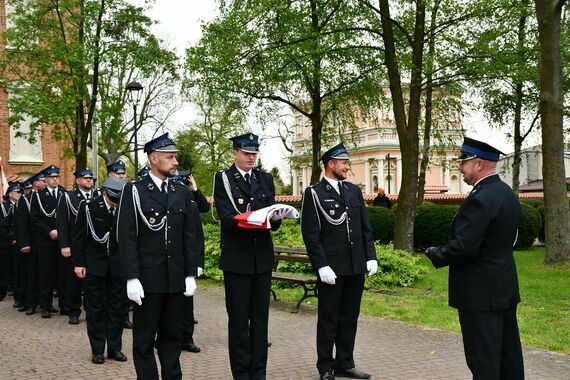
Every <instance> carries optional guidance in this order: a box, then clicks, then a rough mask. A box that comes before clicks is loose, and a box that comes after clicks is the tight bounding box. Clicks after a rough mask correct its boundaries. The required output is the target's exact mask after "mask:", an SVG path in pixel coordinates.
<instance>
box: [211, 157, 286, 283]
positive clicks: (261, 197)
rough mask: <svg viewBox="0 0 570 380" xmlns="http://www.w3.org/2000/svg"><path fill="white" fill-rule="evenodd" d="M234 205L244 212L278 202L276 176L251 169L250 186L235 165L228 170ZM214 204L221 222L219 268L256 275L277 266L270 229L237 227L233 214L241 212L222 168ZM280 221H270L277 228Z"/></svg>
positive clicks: (217, 175)
mask: <svg viewBox="0 0 570 380" xmlns="http://www.w3.org/2000/svg"><path fill="white" fill-rule="evenodd" d="M225 173H226V175H227V178H228V182H229V187H230V192H231V196H232V199H233V201H234V203H235V206H236V207H237V209H238V210H239V211H240V213H244V212H246V211H248V210H247V206H248V204H249V205H251V208H250V209H249V211H255V210H259V209H262V208H264V207H267V206H271V205H273V204H275V186H274V184H273V177H272V176H271V175H270V174H268V173H265V172H263V171H260V170H258V169H253V170H252V175H251V179H250V182H251V185H248V184H247V182H246V181H245V179H244V178H243V177H242V175H241V174H240V172H239V171H238V170H237V168H236V166H235V165H232V166H231V167H230V168H229V169H227V170H225ZM214 180H215V187H214V204H215V206H216V211H217V213H218V216H219V218H220V221H221V242H220V244H221V248H222V256H221V259H220V269H222V270H224V271H229V272H234V273H242V274H254V273H264V272H268V271H271V270H272V269H273V265H274V256H273V240H272V239H271V232H270V231H269V230H264V229H246V228H240V227H238V226H237V224H238V223H237V221H236V220H235V219H234V216H236V215H238V212H237V211H236V209H235V208H234V206H233V205H232V203H231V201H230V198H229V197H228V194H227V192H226V189H225V187H224V181H223V178H222V171H220V172H217V173H216V175H215V179H214ZM280 225H281V222H280V221H278V222H275V223H274V222H271V229H272V230H273V231H275V230H277V229H278V228H279V226H280Z"/></svg>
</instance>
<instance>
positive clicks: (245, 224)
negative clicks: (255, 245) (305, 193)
mask: <svg viewBox="0 0 570 380" xmlns="http://www.w3.org/2000/svg"><path fill="white" fill-rule="evenodd" d="M284 218H291V219H298V218H299V213H298V212H297V210H296V209H295V207H293V206H289V205H285V204H281V203H277V204H274V205H272V206H269V207H265V208H262V209H259V210H255V211H250V212H245V213H243V214H239V215H236V216H234V219H235V220H237V221H238V227H242V228H261V229H270V228H271V222H270V221H271V220H273V221H276V220H280V219H284Z"/></svg>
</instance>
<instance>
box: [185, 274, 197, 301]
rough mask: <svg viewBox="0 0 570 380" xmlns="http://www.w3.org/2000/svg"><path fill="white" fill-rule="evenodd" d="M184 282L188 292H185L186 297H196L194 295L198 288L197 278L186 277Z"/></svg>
mask: <svg viewBox="0 0 570 380" xmlns="http://www.w3.org/2000/svg"><path fill="white" fill-rule="evenodd" d="M184 282H185V283H186V291H185V292H184V295H185V296H186V297H192V296H193V295H194V293H196V288H197V286H196V279H195V277H194V276H188V277H186V279H185V280H184Z"/></svg>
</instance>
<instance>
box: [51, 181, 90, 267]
mask: <svg viewBox="0 0 570 380" xmlns="http://www.w3.org/2000/svg"><path fill="white" fill-rule="evenodd" d="M98 195H99V191H98V190H95V191H93V192H92V193H91V199H93V198H95V197H97V196H98ZM67 198H69V202H68V201H67ZM83 200H85V196H84V195H83V193H82V192H81V190H79V189H74V190H72V191H70V192H68V193H67V194H64V195H63V196H62V197H60V198H59V204H58V205H57V212H56V213H57V220H56V224H57V241H58V244H59V248H67V247H69V248H71V237H72V235H73V226H74V224H75V218H76V217H77V210H78V207H79V203H80V202H81V201H83ZM71 255H72V258H73V251H72V252H71Z"/></svg>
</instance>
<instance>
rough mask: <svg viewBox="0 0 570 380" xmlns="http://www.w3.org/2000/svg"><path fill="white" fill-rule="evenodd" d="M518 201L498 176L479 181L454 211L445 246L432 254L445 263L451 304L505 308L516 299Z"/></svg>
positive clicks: (470, 308)
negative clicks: (515, 255)
mask: <svg viewBox="0 0 570 380" xmlns="http://www.w3.org/2000/svg"><path fill="white" fill-rule="evenodd" d="M519 216H520V204H519V201H518V199H517V197H516V195H515V194H514V193H513V191H512V190H511V188H510V187H509V186H508V185H507V184H505V183H504V182H502V181H501V179H500V178H499V176H498V175H493V176H490V177H487V178H484V179H483V180H481V181H480V182H479V183H478V184H477V185H476V186H475V187H474V188H473V190H472V191H471V193H470V194H469V196H468V197H467V198H466V199H465V201H464V202H463V204H462V205H461V208H460V209H459V211H458V212H457V214H456V215H455V218H454V219H453V223H452V229H451V236H450V239H449V242H448V243H447V244H446V245H442V246H439V247H437V248H436V249H435V250H434V251H433V252H432V253H430V254H429V255H430V259H431V260H432V262H433V264H434V265H435V266H436V267H437V268H440V267H443V266H446V265H449V305H450V306H452V307H455V308H457V309H460V310H465V311H491V310H503V309H507V308H509V307H511V306H513V305H515V304H516V303H518V302H519V301H520V296H519V286H518V279H517V271H516V267H515V261H514V258H513V245H514V244H515V241H516V238H517V228H518V223H519Z"/></svg>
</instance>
